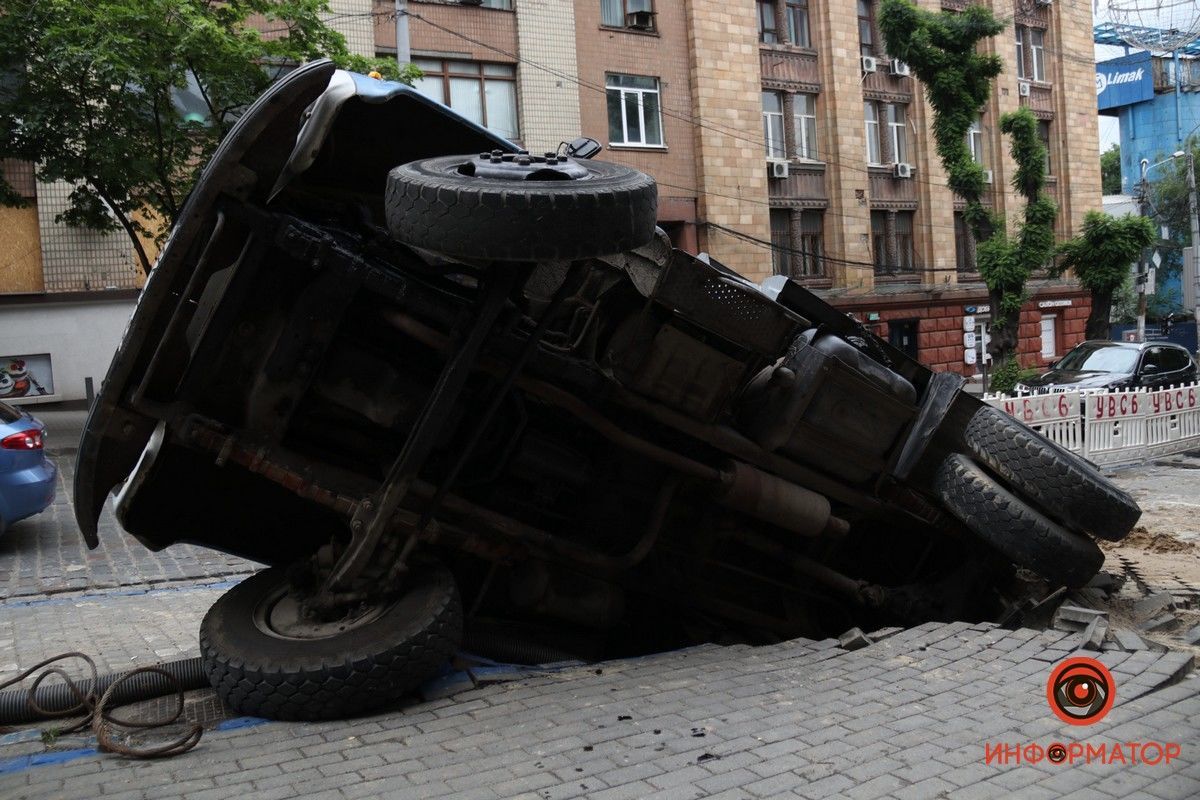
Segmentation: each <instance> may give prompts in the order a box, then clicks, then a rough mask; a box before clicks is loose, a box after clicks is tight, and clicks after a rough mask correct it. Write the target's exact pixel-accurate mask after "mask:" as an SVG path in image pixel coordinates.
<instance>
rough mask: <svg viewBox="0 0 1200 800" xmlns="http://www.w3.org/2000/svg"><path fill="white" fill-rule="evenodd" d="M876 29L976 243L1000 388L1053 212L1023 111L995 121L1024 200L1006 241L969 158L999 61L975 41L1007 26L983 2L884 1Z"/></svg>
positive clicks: (1038, 147) (1038, 149) (1011, 372)
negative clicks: (971, 133)
mask: <svg viewBox="0 0 1200 800" xmlns="http://www.w3.org/2000/svg"><path fill="white" fill-rule="evenodd" d="M879 26H880V28H881V30H882V31H883V36H884V39H885V41H886V42H887V51H888V53H889V54H890V55H892V56H894V57H895V58H899V59H900V60H902V61H904V62H905V63H907V64H908V65H909V67H910V68H911V70H912V72H913V74H914V75H915V76H916V77H917V78H918V79H919V80H920V81H921V83H922V84H923V85H924V89H925V97H926V98H927V99H928V100H929V105H930V106H931V107H932V109H933V134H934V141H935V142H936V145H937V152H938V157H939V158H940V159H941V162H942V166H943V167H944V168H945V170H946V182H947V185H948V186H949V188H950V191H952V192H954V194H956V195H958V196H959V197H961V198H962V199H963V201H964V208H963V220H964V221H965V222H966V223H967V225H968V227H969V229H970V231H971V234H972V236H974V238H975V240H976V241H977V242H978V243H979V244H978V246H977V247H976V261H977V264H978V267H979V273H980V275H981V276H982V277H983V280H984V283H985V284H987V287H988V295H989V299H990V301H991V306H992V315H993V319H992V324H991V330H990V333H991V343H990V344H989V345H988V352H989V354H990V355H991V356H992V361H993V363H994V364H995V365H996V371H995V373H994V375H993V379H992V386H993V388H995V389H997V390H1004V389H1005V388H1007V387H1008V386H1011V384H1012V383H1015V381H1016V378H1017V374H1018V372H1019V370H1020V365H1019V363H1018V362H1017V359H1016V352H1017V345H1018V339H1017V332H1018V323H1019V321H1020V314H1021V305H1022V304H1023V303H1024V301H1025V282H1026V281H1027V280H1028V279H1029V276H1030V274H1031V273H1032V271H1033V270H1034V269H1037V268H1039V267H1041V266H1043V265H1044V264H1045V263H1046V262H1047V261H1048V260H1049V258H1050V256H1051V255H1052V253H1053V249H1054V215H1055V213H1056V208H1055V205H1054V202H1053V201H1052V200H1050V199H1049V198H1048V197H1047V196H1046V195H1045V194H1043V192H1042V189H1043V187H1044V184H1045V180H1046V167H1045V158H1046V149H1045V147H1043V146H1042V143H1041V141H1040V140H1039V138H1038V135H1037V133H1038V131H1037V120H1036V119H1035V118H1034V117H1033V115H1032V113H1030V111H1029V110H1028V109H1026V108H1022V109H1020V110H1018V111H1015V112H1013V113H1010V114H1006V115H1004V117H1002V118H1001V120H1000V129H1001V130H1002V131H1003V132H1004V133H1006V134H1008V135H1009V136H1010V137H1011V138H1012V144H1011V152H1012V156H1013V159H1014V160H1015V161H1016V163H1017V171H1016V174H1015V175H1014V177H1013V187H1014V188H1015V189H1016V190H1017V191H1019V192H1020V193H1021V194H1022V195H1023V196H1024V198H1025V201H1026V207H1025V213H1024V220H1023V222H1022V223H1021V225H1020V226H1019V230H1018V231H1017V234H1016V236H1015V237H1013V236H1010V235H1009V234H1008V232H1007V230H1006V226H1005V221H1004V219H1003V218H1001V217H999V216H997V215H996V214H994V213H993V212H992V211H991V210H990V209H988V208H986V207H985V206H984V205H983V203H982V202H981V197H982V195H983V191H984V187H985V183H984V173H983V168H982V167H981V166H980V165H979V164H977V163H975V160H974V159H973V158H972V156H971V151H970V148H969V147H968V146H967V131H968V129H969V128H970V127H971V124H972V123H973V122H974V120H975V118H976V116H977V115H978V114H979V111H980V109H981V108H983V107H984V105H985V104H986V103H987V99H988V96H989V94H990V93H991V84H992V81H993V80H994V79H995V78H996V76H997V75H999V74H1000V73H1001V71H1002V68H1003V62H1002V61H1001V60H1000V57H999V56H996V55H992V54H988V53H981V52H979V44H980V43H981V42H982V41H984V40H985V39H988V38H991V37H992V36H995V35H996V34H998V33H1000V32H1001V31H1002V30H1004V28H1005V26H1004V24H1003V23H1002V22H1000V21H999V20H997V19H996V18H995V17H994V16H993V15H992V12H991V11H990V10H988V9H987V8H984V7H983V6H968V7H967V8H966V9H964V10H963V11H961V12H952V11H940V12H936V13H935V12H931V11H926V10H923V9H920V8H917V7H916V6H915V5H913V4H912V3H911V2H910V0H883V3H882V6H881V8H880V15H879Z"/></svg>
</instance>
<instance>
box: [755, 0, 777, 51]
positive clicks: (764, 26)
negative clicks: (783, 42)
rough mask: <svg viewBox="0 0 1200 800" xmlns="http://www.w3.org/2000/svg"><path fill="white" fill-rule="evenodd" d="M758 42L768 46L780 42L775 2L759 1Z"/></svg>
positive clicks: (770, 0) (772, 0)
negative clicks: (776, 23)
mask: <svg viewBox="0 0 1200 800" xmlns="http://www.w3.org/2000/svg"><path fill="white" fill-rule="evenodd" d="M758 40H759V41H760V42H765V43H766V44H777V43H778V42H779V30H778V28H776V27H775V0H758Z"/></svg>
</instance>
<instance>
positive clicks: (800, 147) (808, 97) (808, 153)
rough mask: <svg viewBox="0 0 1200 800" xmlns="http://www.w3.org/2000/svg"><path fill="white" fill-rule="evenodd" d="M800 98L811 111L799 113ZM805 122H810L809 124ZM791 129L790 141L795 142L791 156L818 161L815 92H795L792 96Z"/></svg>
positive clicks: (819, 152) (819, 153) (819, 154)
mask: <svg viewBox="0 0 1200 800" xmlns="http://www.w3.org/2000/svg"><path fill="white" fill-rule="evenodd" d="M801 98H804V101H805V105H808V106H809V107H810V108H811V110H812V113H810V114H805V113H801V111H800V106H801V102H800V100H801ZM806 123H811V125H810V124H806ZM792 131H793V133H792V141H793V142H794V143H795V152H794V153H792V154H791V156H792V158H796V159H799V160H801V161H820V160H821V158H820V156H821V151H820V150H818V149H817V96H816V95H815V94H808V93H807V92H796V93H795V94H794V95H793V96H792Z"/></svg>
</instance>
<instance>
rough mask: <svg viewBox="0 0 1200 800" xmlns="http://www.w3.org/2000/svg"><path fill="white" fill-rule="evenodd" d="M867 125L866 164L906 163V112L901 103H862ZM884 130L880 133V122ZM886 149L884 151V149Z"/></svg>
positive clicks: (869, 101) (870, 101)
mask: <svg viewBox="0 0 1200 800" xmlns="http://www.w3.org/2000/svg"><path fill="white" fill-rule="evenodd" d="M863 116H864V117H865V119H866V125H867V163H868V164H874V165H876V166H882V165H883V164H887V163H908V133H907V127H908V112H907V108H906V107H905V106H904V105H903V104H902V103H880V102H876V101H873V100H868V101H867V102H865V103H863ZM881 118H882V121H883V123H884V124H886V126H887V127H886V129H885V130H884V131H880V121H881ZM885 146H886V147H887V148H888V149H887V150H886V151H885V150H884V147H885Z"/></svg>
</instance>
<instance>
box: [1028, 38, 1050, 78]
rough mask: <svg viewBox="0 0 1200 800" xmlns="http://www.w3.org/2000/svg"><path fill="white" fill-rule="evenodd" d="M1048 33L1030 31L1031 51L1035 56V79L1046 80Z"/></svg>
mask: <svg viewBox="0 0 1200 800" xmlns="http://www.w3.org/2000/svg"><path fill="white" fill-rule="evenodd" d="M1045 50H1046V32H1045V31H1042V30H1038V29H1037V28H1030V29H1029V51H1030V55H1032V56H1033V79H1034V80H1035V81H1044V80H1046V58H1045Z"/></svg>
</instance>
